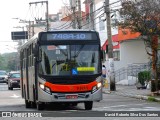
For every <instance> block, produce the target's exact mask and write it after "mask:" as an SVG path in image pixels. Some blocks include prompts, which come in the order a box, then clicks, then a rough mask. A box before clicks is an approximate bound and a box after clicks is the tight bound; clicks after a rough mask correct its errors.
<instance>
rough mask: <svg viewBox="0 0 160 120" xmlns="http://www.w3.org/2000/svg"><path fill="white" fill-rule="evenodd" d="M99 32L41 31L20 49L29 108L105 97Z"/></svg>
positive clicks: (86, 104)
mask: <svg viewBox="0 0 160 120" xmlns="http://www.w3.org/2000/svg"><path fill="white" fill-rule="evenodd" d="M101 53H102V52H101V45H100V38H99V34H98V33H97V32H96V31H90V30H86V31H85V30H55V31H47V32H39V33H38V34H36V35H35V36H33V37H32V38H31V39H30V40H28V42H26V43H25V44H24V45H22V47H21V48H20V69H21V70H20V71H21V83H20V85H21V93H22V98H24V99H25V106H26V108H31V107H35V108H37V109H38V110H43V109H44V108H45V104H50V103H63V104H65V103H66V104H71V105H74V106H76V105H77V104H78V103H84V108H85V110H91V109H92V106H93V102H94V101H100V100H102V77H101V74H102V64H101V59H102V54H101Z"/></svg>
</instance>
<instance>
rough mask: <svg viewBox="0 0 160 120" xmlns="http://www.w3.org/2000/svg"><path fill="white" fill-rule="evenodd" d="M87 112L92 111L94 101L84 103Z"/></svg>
mask: <svg viewBox="0 0 160 120" xmlns="http://www.w3.org/2000/svg"><path fill="white" fill-rule="evenodd" d="M84 107H85V110H92V107H93V101H88V102H84Z"/></svg>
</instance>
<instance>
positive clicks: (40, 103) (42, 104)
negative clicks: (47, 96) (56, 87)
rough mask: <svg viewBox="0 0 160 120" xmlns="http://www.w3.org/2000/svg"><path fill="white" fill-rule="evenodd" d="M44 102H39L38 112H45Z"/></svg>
mask: <svg viewBox="0 0 160 120" xmlns="http://www.w3.org/2000/svg"><path fill="white" fill-rule="evenodd" d="M44 105H45V104H44V102H37V110H44Z"/></svg>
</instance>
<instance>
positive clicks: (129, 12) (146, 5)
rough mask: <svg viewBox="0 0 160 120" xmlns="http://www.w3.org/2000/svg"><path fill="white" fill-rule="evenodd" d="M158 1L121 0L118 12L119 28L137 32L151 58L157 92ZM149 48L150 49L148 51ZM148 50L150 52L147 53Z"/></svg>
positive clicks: (159, 24) (159, 2)
mask: <svg viewBox="0 0 160 120" xmlns="http://www.w3.org/2000/svg"><path fill="white" fill-rule="evenodd" d="M159 11H160V0H122V8H121V10H120V11H119V13H120V17H121V18H122V20H121V21H118V25H119V26H120V27H121V28H127V29H130V30H131V31H132V32H139V33H140V34H141V38H142V39H143V40H144V42H145V45H146V51H147V54H149V55H150V56H152V76H153V79H155V82H156V91H158V71H157V70H158V68H157V63H158V56H157V50H158V37H160V12H159ZM148 48H150V49H148ZM148 50H150V51H148Z"/></svg>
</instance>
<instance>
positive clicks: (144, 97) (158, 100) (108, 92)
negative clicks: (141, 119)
mask: <svg viewBox="0 0 160 120" xmlns="http://www.w3.org/2000/svg"><path fill="white" fill-rule="evenodd" d="M103 93H105V94H111V93H116V91H109V90H108V91H103ZM117 95H120V96H124V97H131V98H136V99H141V100H149V98H150V97H153V99H155V100H156V101H157V102H160V98H156V97H154V96H143V95H133V94H117Z"/></svg>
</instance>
